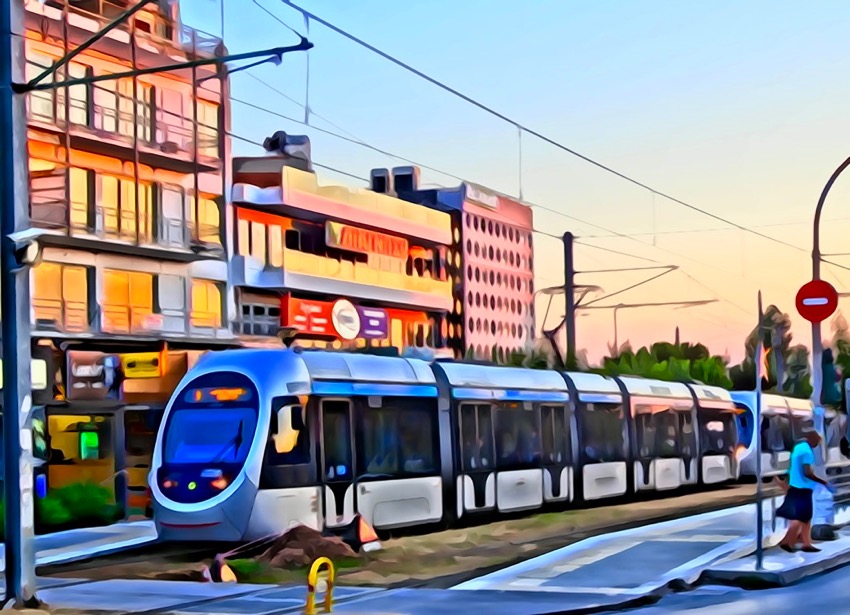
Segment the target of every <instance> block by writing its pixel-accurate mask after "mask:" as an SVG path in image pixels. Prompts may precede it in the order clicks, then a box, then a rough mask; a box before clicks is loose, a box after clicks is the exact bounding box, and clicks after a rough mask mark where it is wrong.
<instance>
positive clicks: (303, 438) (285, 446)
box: [266, 406, 311, 466]
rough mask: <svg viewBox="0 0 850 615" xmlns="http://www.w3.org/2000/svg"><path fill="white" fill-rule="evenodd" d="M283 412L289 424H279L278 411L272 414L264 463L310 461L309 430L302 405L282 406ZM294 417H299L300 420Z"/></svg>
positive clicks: (290, 463)
mask: <svg viewBox="0 0 850 615" xmlns="http://www.w3.org/2000/svg"><path fill="white" fill-rule="evenodd" d="M283 412H284V418H285V419H288V420H289V425H284V426H282V425H280V423H279V421H280V418H279V415H278V413H273V414H272V424H271V430H270V431H269V446H268V448H267V450H266V465H271V466H286V465H299V464H304V463H310V461H311V455H310V430H309V427H308V426H307V424H306V421H307V417H306V416H305V413H304V411H303V409H302V407H301V406H292V407H290V408H284V409H283ZM296 417H300V420H298V418H296ZM299 428H300V429H299ZM290 434H291V435H290ZM293 437H294V442H293V441H292V438H293Z"/></svg>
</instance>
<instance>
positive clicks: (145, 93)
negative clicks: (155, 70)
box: [136, 83, 156, 143]
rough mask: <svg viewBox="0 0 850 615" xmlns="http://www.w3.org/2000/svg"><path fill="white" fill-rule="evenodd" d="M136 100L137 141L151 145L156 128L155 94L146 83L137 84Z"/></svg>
mask: <svg viewBox="0 0 850 615" xmlns="http://www.w3.org/2000/svg"><path fill="white" fill-rule="evenodd" d="M136 98H137V99H138V101H139V105H138V120H139V139H141V140H142V141H145V142H146V143H152V142H153V136H154V134H155V132H156V127H155V126H154V117H155V114H154V100H155V94H154V89H153V87H152V86H150V85H148V84H146V83H139V84H138V86H137V88H136Z"/></svg>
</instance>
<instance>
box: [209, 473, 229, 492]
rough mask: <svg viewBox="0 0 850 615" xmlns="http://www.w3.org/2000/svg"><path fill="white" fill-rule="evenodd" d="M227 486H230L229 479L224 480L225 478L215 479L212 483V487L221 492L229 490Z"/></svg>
mask: <svg viewBox="0 0 850 615" xmlns="http://www.w3.org/2000/svg"><path fill="white" fill-rule="evenodd" d="M227 484H228V483H227V479H226V478H224V477H223V476H221V477H219V478H217V479H215V480H214V481H212V482H211V483H210V485H212V487H214V488H215V489H219V490H221V491H224V489H226V488H227Z"/></svg>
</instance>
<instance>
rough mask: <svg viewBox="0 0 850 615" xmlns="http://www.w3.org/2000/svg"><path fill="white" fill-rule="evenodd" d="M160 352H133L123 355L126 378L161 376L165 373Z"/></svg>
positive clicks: (122, 363) (122, 362)
mask: <svg viewBox="0 0 850 615" xmlns="http://www.w3.org/2000/svg"><path fill="white" fill-rule="evenodd" d="M162 359H163V355H162V353H160V352H133V353H128V354H122V355H121V367H122V369H123V370H124V377H125V378H159V377H161V376H162V375H163V373H165V368H164V366H163V365H162V362H163V361H162Z"/></svg>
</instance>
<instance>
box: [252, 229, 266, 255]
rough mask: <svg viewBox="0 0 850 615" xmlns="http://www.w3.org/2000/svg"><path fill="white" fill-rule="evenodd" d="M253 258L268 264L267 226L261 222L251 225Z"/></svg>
mask: <svg viewBox="0 0 850 615" xmlns="http://www.w3.org/2000/svg"><path fill="white" fill-rule="evenodd" d="M251 256H253V257H254V258H256V259H257V260H258V261H260V262H261V263H263V264H265V262H266V225H265V224H261V223H260V222H252V223H251Z"/></svg>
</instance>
